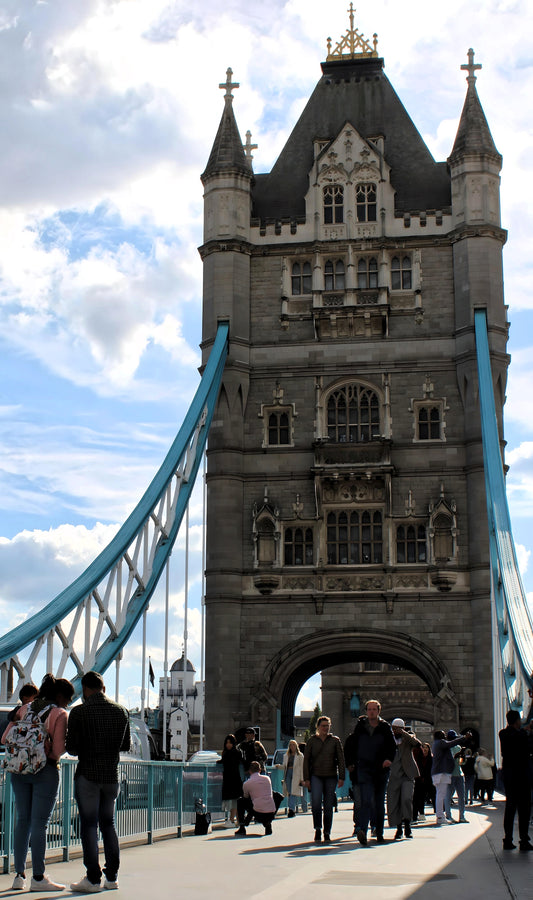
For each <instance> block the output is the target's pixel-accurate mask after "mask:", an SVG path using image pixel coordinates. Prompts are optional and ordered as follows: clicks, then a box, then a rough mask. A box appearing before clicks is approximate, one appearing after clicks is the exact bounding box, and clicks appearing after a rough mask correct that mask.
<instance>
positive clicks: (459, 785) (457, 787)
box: [444, 775, 465, 819]
mask: <svg viewBox="0 0 533 900" xmlns="http://www.w3.org/2000/svg"><path fill="white" fill-rule="evenodd" d="M455 791H457V805H458V807H459V818H460V819H464V817H465V780H464V778H463V776H462V775H452V782H451V784H449V785H448V789H447V791H446V797H445V798H444V815H445V816H446V818H447V819H451V818H452V797H453V795H454V793H455Z"/></svg>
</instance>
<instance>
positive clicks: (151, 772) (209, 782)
mask: <svg viewBox="0 0 533 900" xmlns="http://www.w3.org/2000/svg"><path fill="white" fill-rule="evenodd" d="M76 765H77V760H76V759H63V760H62V761H61V779H60V789H59V796H58V799H57V802H56V805H55V807H54V810H53V812H52V817H51V820H50V825H49V827H48V838H47V853H48V854H49V855H53V856H55V857H57V856H58V855H59V856H61V857H62V859H63V861H65V862H66V861H68V859H69V858H70V853H71V851H72V850H77V849H78V848H81V837H80V821H79V816H78V807H77V804H76V800H75V797H74V772H75V769H76ZM268 771H269V774H270V776H271V779H272V786H273V788H274V790H281V777H282V772H281V770H280V769H270V768H269V770H268ZM119 784H120V793H119V796H118V799H117V806H116V827H117V833H118V836H119V839H121V840H135V839H137V840H139V841H146V843H149V844H151V843H152V842H153V840H154V838H155V837H156V836H157V835H158V834H159V835H168V834H172V833H174V834H175V836H176V837H181V836H182V834H183V829H186V828H188V827H189V826H192V825H193V824H194V821H195V802H196V800H197V799H201V800H202V801H203V802H204V803H205V805H206V807H207V809H208V810H209V812H210V813H211V816H212V818H213V821H214V822H215V823H217V822H223V821H224V818H225V815H226V814H225V813H224V812H223V811H222V767H221V766H218V765H216V764H205V763H204V764H200V763H198V764H192V763H180V762H144V761H141V760H134V761H131V762H129V761H128V762H121V763H120V764H119ZM0 804H1V809H2V812H1V821H2V831H1V834H0V855H1V858H2V871H3V872H4V873H7V872H9V871H10V867H11V863H12V860H13V830H14V823H15V801H14V795H13V790H12V786H11V776H10V775H8V774H6V772H5V769H0Z"/></svg>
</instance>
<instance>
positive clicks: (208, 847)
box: [0, 798, 533, 900]
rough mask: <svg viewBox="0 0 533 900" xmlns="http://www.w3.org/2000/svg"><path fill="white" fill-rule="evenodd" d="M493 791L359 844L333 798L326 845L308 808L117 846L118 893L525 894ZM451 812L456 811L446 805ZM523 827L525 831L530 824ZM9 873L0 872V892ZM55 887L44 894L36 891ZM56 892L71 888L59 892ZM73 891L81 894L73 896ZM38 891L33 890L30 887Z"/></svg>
mask: <svg viewBox="0 0 533 900" xmlns="http://www.w3.org/2000/svg"><path fill="white" fill-rule="evenodd" d="M503 807H504V801H503V799H500V798H497V799H496V801H495V804H494V806H493V807H484V806H475V807H473V808H467V812H466V815H467V818H468V819H469V823H468V824H467V825H459V824H458V825H454V826H446V827H441V828H436V827H435V826H434V824H433V823H434V816H429V815H428V821H427V823H425V824H424V825H415V826H413V833H414V838H413V839H412V840H406V839H403V840H401V841H393V840H392V837H393V835H394V830H393V829H387V830H386V831H385V837H386V839H387V842H386V843H385V844H381V845H378V844H376V843H375V841H374V840H373V839H372V840H370V841H369V844H368V847H361V846H359V844H358V843H357V840H356V839H355V838H352V837H351V833H352V827H353V826H352V813H351V807H350V805H349V804H347V803H341V804H340V806H339V812H338V813H336V814H335V816H334V820H333V830H332V842H331V844H314V843H313V836H314V832H313V827H312V819H311V816H310V814H308V815H298V816H296V818H293V819H288V818H287V817H286V816H285V815H281V816H280V817H278V818H277V819H276V820H275V821H274V823H273V834H272V836H270V837H265V836H264V829H263V828H262V827H261V826H254V825H252V826H250V827H249V828H248V834H247V836H246V837H242V838H239V837H235V836H234V830H233V828H232V829H224V828H222V827H217V828H215V830H214V831H213V832H212V833H211V834H209V835H206V836H205V837H198V836H194V835H192V834H189V835H185V837H184V838H182V839H181V840H177V839H175V838H173V839H168V840H163V841H159V842H158V843H156V844H153V845H152V846H147V845H142V846H135V847H129V848H127V849H124V850H123V852H122V867H121V871H120V888H119V891H118V892H117V893H116V894H114V895H113V896H114V897H116V898H117V900H120V897H121V896H123V897H125V898H128V900H147V898H148V900H159V898H175V897H178V898H180V897H193V898H194V900H218V898H220V897H231V898H233V897H240V896H245V897H246V898H247V900H252V898H253V900H288V898H291V900H344V898H346V900H348V898H350V900H368V898H371V900H385V898H386V900H404V898H408V897H409V898H414V900H450V898H451V897H458V896H460V897H461V898H466V900H507V898H512V900H533V853H520V852H519V851H518V850H514V851H504V850H502V817H503ZM454 814H455V815H456V816H457V810H454ZM532 833H533V829H532ZM47 872H48V874H49V875H50V876H51V877H53V878H54V880H57V881H61V882H67V883H70V882H71V881H77V880H78V879H79V878H80V877H81V875H82V874H83V867H82V862H81V859H74V860H71V861H70V862H68V863H60V862H58V863H50V865H49V866H48V869H47ZM12 880H13V876H12V875H9V876H8V875H2V876H0V892H2V895H3V896H13V897H14V896H18V897H20V892H19V891H13V892H12V891H11V883H12ZM50 896H57V895H55V894H54V895H50V894H48V895H46V894H45V895H44V897H50ZM60 896H64V897H65V896H74V895H71V894H70V891H65V892H63V894H61V895H60ZM75 896H77V897H80V896H81V895H79V894H78V895H75ZM32 898H39V894H37V893H34V894H32Z"/></svg>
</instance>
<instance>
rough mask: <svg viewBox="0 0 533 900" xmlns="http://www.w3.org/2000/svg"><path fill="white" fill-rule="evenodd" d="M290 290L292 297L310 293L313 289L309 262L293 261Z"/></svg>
mask: <svg viewBox="0 0 533 900" xmlns="http://www.w3.org/2000/svg"><path fill="white" fill-rule="evenodd" d="M291 290H292V295H293V297H299V296H300V294H310V293H311V291H312V290H313V287H312V279H311V263H309V262H304V263H299V262H295V263H293V265H292V273H291Z"/></svg>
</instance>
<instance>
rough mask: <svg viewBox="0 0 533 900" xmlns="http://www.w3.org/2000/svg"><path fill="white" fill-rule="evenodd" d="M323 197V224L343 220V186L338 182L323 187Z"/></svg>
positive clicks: (336, 222)
mask: <svg viewBox="0 0 533 900" xmlns="http://www.w3.org/2000/svg"><path fill="white" fill-rule="evenodd" d="M323 198H324V224H325V225H332V224H333V223H335V224H338V223H339V222H344V188H343V187H341V185H339V184H330V185H328V186H327V187H325V188H324V191H323Z"/></svg>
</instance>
